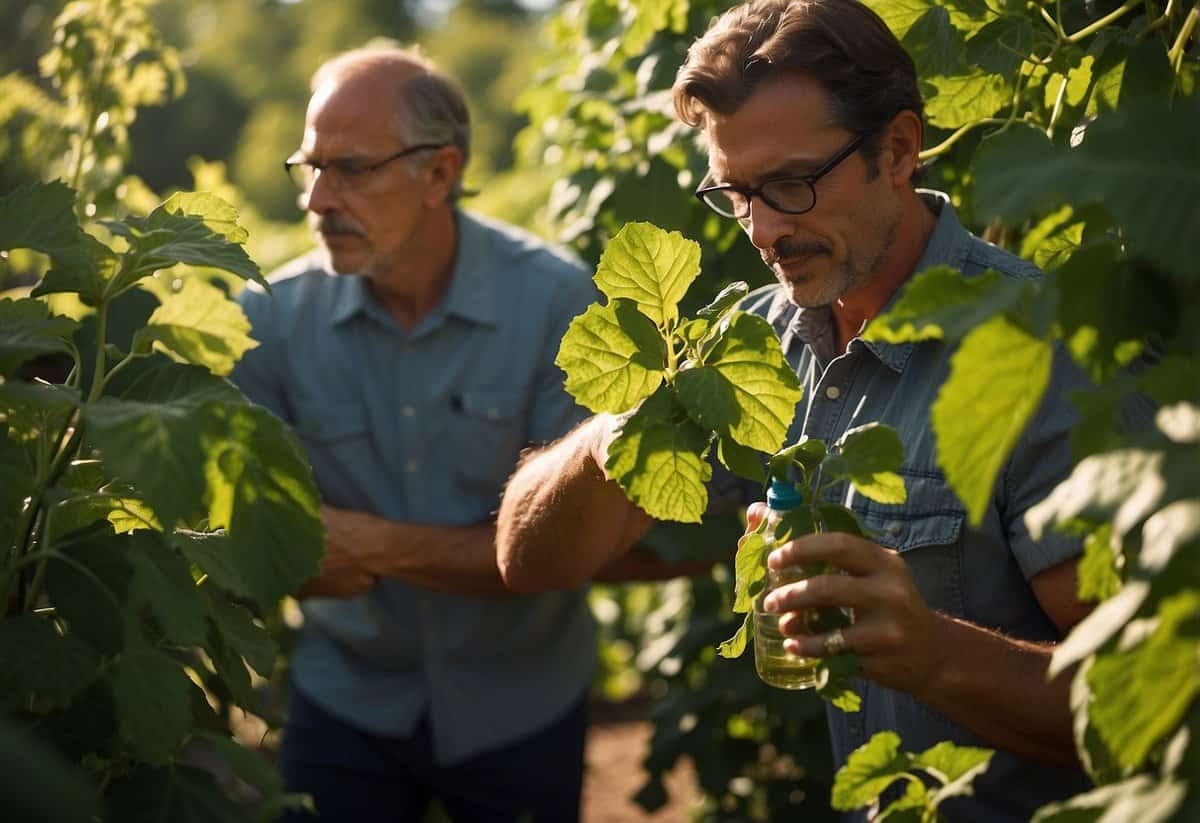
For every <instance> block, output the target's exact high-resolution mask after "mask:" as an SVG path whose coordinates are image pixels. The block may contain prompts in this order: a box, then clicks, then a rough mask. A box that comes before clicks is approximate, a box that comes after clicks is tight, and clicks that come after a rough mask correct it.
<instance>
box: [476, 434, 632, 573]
mask: <svg viewBox="0 0 1200 823" xmlns="http://www.w3.org/2000/svg"><path fill="white" fill-rule="evenodd" d="M612 427H613V418H612V417H610V416H608V415H598V416H596V417H593V418H591V419H589V420H587V421H585V422H583V423H581V424H580V425H579V426H577V427H575V429H573V430H572V431H571V432H569V433H568V434H567V435H566V436H564V437H562V438H560V439H559V440H557V441H555V442H554V443H551V444H550V445H549V446H546V447H545V448H543V449H540V450H538V451H536V452H532V453H530V454H529V455H527V456H526V457H525V459H524V460H522V461H521V463H520V465H519V466H518V467H517V470H516V472H515V473H514V474H513V476H512V477H511V478H510V479H509V481H508V487H507V488H506V489H505V492H504V498H503V500H501V502H500V512H499V515H498V518H497V529H496V552H497V560H498V563H499V567H500V574H501V576H502V577H503V578H504V582H505V583H506V584H508V586H509V587H510V588H512V589H513V590H514V591H520V592H532V591H544V590H547V589H573V588H576V587H578V586H581V585H583V584H584V583H585V582H586V581H587V580H588V579H590V578H592V577H593V576H594V575H596V574H597V573H598V572H599V571H600V570H601V569H603V568H605V567H606V566H609V564H610V563H614V562H615V561H617V559H618V558H620V557H621V556H622V555H624V554H625V553H626V552H627V551H628V550H629V548H630V547H631V546H633V544H634V543H635V542H637V540H638V538H639V537H641V536H642V534H644V533H645V531H646V529H648V528H649V527H650V525H651V523H652V522H653V521H652V520H651V519H650V517H648V516H647V515H646V514H644V513H643V512H642V511H641V510H640V509H638V508H637V507H635V506H634V505H633V504H632V503H630V502H629V500H628V499H627V498H626V497H625V493H624V492H622V491H621V489H620V487H618V486H617V484H616V483H613V482H611V481H609V480H607V479H606V478H605V475H604V470H603V468H601V467H602V466H603V463H604V460H603V458H602V457H601V455H603V454H604V453H605V450H606V448H607V444H608V442H609V441H611V439H612Z"/></svg>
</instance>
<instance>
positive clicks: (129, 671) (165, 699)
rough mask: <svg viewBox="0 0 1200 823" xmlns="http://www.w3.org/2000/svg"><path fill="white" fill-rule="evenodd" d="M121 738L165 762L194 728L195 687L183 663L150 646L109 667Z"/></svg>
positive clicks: (139, 752)
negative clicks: (193, 705)
mask: <svg viewBox="0 0 1200 823" xmlns="http://www.w3.org/2000/svg"><path fill="white" fill-rule="evenodd" d="M108 678H109V683H110V685H111V687H112V693H113V698H114V699H115V700H116V704H117V717H118V724H119V728H120V735H121V739H122V740H123V741H124V742H125V744H126V745H128V746H129V747H130V749H132V750H133V752H134V753H135V754H137V755H138V757H140V758H142V759H143V760H145V761H146V762H148V763H166V762H167V761H168V760H169V759H170V758H171V757H172V756H173V755H174V754H175V753H176V752H177V751H178V750H179V747H180V745H181V744H182V743H183V740H184V738H185V737H187V734H188V732H189V731H190V730H191V728H192V690H193V689H194V688H196V686H195V685H194V684H193V683H192V681H191V680H189V679H188V677H187V675H186V674H184V672H183V669H182V668H180V665H179V663H177V662H175V661H174V660H172V659H171V658H169V657H167V656H166V655H165V654H163V653H161V652H158V651H155V650H154V649H149V648H139V649H131V650H129V651H126V652H125V653H124V654H122V655H121V656H120V657H119V658H118V659H117V661H116V662H115V663H114V664H113V665H112V667H111V668H110V669H109V673H108Z"/></svg>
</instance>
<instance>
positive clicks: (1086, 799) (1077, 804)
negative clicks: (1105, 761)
mask: <svg viewBox="0 0 1200 823" xmlns="http://www.w3.org/2000/svg"><path fill="white" fill-rule="evenodd" d="M1187 793H1188V786H1187V784H1186V783H1184V782H1182V781H1179V780H1171V779H1167V780H1161V781H1160V780H1159V779H1157V778H1155V777H1151V776H1149V775H1137V776H1136V777H1131V778H1129V779H1128V780H1123V781H1121V782H1120V783H1111V784H1109V785H1107V786H1100V787H1099V788H1096V789H1092V790H1091V791H1090V792H1085V793H1084V794H1079V795H1076V796H1075V797H1072V798H1070V799H1068V800H1063V801H1061V802H1059V803H1051V804H1049V805H1047V806H1043V807H1042V808H1040V809H1038V811H1037V814H1036V815H1034V817H1033V821H1032V823H1099V822H1100V821H1113V823H1117V821H1125V820H1129V821H1133V820H1136V821H1137V823H1166V821H1168V820H1173V819H1175V818H1174V817H1173V815H1174V814H1175V812H1176V810H1177V809H1178V808H1179V806H1180V804H1181V803H1182V802H1183V799H1184V797H1185V796H1186V795H1187Z"/></svg>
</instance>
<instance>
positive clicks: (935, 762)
mask: <svg viewBox="0 0 1200 823" xmlns="http://www.w3.org/2000/svg"><path fill="white" fill-rule="evenodd" d="M993 754H995V752H993V751H992V750H991V749H981V748H976V747H974V746H956V745H954V744H953V743H950V742H948V741H943V742H941V743H938V744H937V745H935V746H933V747H931V748H928V749H926V750H925V751H923V752H921V753H920V754H917V755H913V767H914V768H920V769H924V770H925V771H927V772H929V773H930V774H932V775H934V776H935V777H936V778H938V779H939V780H941V781H942V783H943V785H942V786H941V787H940V788H939V789H938V790H937V791H936V792H934V794H933V797H932V798H931V803H932V804H933V805H934V806H938V805H941V803H943V802H944V801H946V800H947V799H949V798H951V797H957V796H959V795H969V794H971V793H972V792H973V789H972V787H971V783H972V782H973V781H974V780H975V778H976V777H978V776H979V775H981V774H983V773H984V772H985V771H987V767H988V764H990V763H991V760H992V755H993Z"/></svg>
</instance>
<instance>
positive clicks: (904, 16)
mask: <svg viewBox="0 0 1200 823" xmlns="http://www.w3.org/2000/svg"><path fill="white" fill-rule="evenodd" d="M866 5H867V6H868V7H869V8H870V9H871V10H872V11H874V12H875V13H876V14H878V15H879V16H880V17H881V18H882V19H883V22H884V23H886V24H887V26H888V28H890V29H891V30H892V33H893V34H895V35H896V39H898V40H904V39H905V37H906V36H907V35H908V32H909V30H910V29H911V28H912V27H913V26H914V25H915V24H916V23H917V21H918V20H920V19H921V17H922V16H924V15H925V13H926V12H928V10H929V9H931V8H933V7H934V6H937V5H939V3H938V2H937V0H866ZM940 5H943V6H945V7H946V8H947V9H948V10H949V12H950V22H951V23H953V24H954V27H955V28H957V29H959V30H960V31H962V32H963V33H964V34H971V33H973V32H975V31H976V30H977V29H979V27H980V26H982V25H983V21H985V20H986V19H987V18H988V17H989V16H990V14H989V10H988V8H987V6H986V5H985V4H984V3H982V2H978V1H977V0H949V1H948V2H947V0H942V2H941V3H940Z"/></svg>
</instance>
